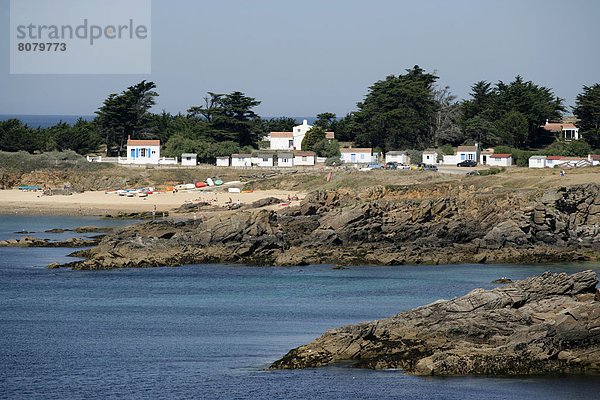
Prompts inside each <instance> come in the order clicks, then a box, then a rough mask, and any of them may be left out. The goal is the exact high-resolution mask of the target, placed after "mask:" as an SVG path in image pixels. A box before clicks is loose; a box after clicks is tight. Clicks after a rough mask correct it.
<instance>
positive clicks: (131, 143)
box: [126, 138, 160, 164]
mask: <svg viewBox="0 0 600 400" xmlns="http://www.w3.org/2000/svg"><path fill="white" fill-rule="evenodd" d="M159 160H160V140H132V139H129V138H128V139H127V161H126V163H127V164H158V162H159Z"/></svg>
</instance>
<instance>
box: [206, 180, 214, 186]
mask: <svg viewBox="0 0 600 400" xmlns="http://www.w3.org/2000/svg"><path fill="white" fill-rule="evenodd" d="M206 184H207V185H208V186H215V182H214V181H213V180H212V178H206Z"/></svg>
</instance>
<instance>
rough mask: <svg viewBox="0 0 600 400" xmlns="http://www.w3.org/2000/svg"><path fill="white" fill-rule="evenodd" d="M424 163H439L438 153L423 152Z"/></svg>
mask: <svg viewBox="0 0 600 400" xmlns="http://www.w3.org/2000/svg"><path fill="white" fill-rule="evenodd" d="M423 164H428V165H435V164H437V153H433V154H426V153H423Z"/></svg>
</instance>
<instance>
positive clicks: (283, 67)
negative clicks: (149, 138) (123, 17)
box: [0, 0, 600, 116]
mask: <svg viewBox="0 0 600 400" xmlns="http://www.w3.org/2000/svg"><path fill="white" fill-rule="evenodd" d="M23 1H25V0H23ZM9 4H10V2H9V0H0V29H1V30H2V35H1V36H0V52H1V54H3V56H2V57H1V58H0V60H1V62H0V114H79V115H89V114H93V112H94V111H95V110H96V109H97V108H98V107H99V106H100V105H101V104H102V101H103V100H104V99H105V98H106V97H107V95H108V94H109V93H114V92H120V91H122V90H123V89H125V88H126V87H127V86H130V85H132V84H135V83H137V82H139V81H141V80H142V79H146V80H151V81H154V82H155V83H156V84H157V91H158V92H159V94H160V97H158V99H157V105H156V106H155V107H154V111H156V112H160V111H161V110H162V109H165V110H167V111H169V112H172V113H177V112H185V110H187V109H188V108H189V107H190V106H193V105H200V104H202V102H203V97H204V96H205V95H206V92H208V91H211V92H217V93H229V92H231V91H234V90H240V91H242V92H244V93H245V94H246V95H248V96H251V97H255V98H256V99H258V100H260V101H262V104H261V105H260V106H259V107H257V109H256V111H257V112H258V113H259V114H260V115H262V116H314V115H316V114H317V113H320V112H325V111H330V112H334V113H336V114H338V116H341V115H344V114H346V113H347V112H350V111H353V110H355V109H356V102H358V101H361V100H362V99H363V98H364V96H365V94H366V93H367V91H368V87H369V86H370V85H372V84H373V83H374V82H376V81H377V80H380V79H384V78H385V77H386V76H387V75H389V74H399V73H403V72H404V70H405V69H407V68H411V67H412V66H413V65H415V64H418V65H420V66H421V67H422V68H424V69H426V70H427V71H428V72H433V71H436V72H437V74H438V76H439V77H440V80H439V83H440V84H441V85H449V86H450V88H451V91H452V92H453V93H454V94H455V95H456V96H458V98H459V99H461V98H467V97H468V95H469V92H470V86H471V85H472V84H473V83H474V82H476V81H479V80H488V81H492V82H496V81H498V80H502V81H505V82H508V81H511V80H512V79H513V78H514V77H515V76H516V75H517V74H520V75H522V76H523V77H524V78H525V79H526V80H532V81H534V82H535V83H537V84H539V85H543V86H547V87H550V88H552V89H553V90H554V93H555V94H556V95H558V96H559V97H562V98H565V99H566V104H567V105H573V104H574V101H575V97H576V96H577V94H578V93H580V92H581V89H582V86H583V85H591V84H594V83H597V82H600V52H598V41H599V39H600V24H598V22H597V20H598V16H600V1H595V0H588V1H584V0H570V1H566V0H561V1H557V0H520V1H517V0H504V1H485V0H452V1H447V0H446V1H442V0H437V1H434V0H430V1H427V0H424V1H414V0H412V1H389V0H371V1H367V0H364V1H352V0H350V1H349V0H320V1H313V0H302V1H299V0H298V1H286V0H279V1H276V0H220V1H214V0H213V1H204V0H197V1H193V0H170V1H169V0H153V1H152V26H151V36H152V73H151V74H149V75H11V74H9V57H8V52H9V46H10V44H9V39H8V38H9V9H10V6H9Z"/></svg>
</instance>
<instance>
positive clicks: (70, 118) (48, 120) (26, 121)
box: [0, 114, 95, 129]
mask: <svg viewBox="0 0 600 400" xmlns="http://www.w3.org/2000/svg"><path fill="white" fill-rule="evenodd" d="M94 117H95V115H34V114H0V121H6V120H8V119H12V118H16V119H18V120H20V121H21V123H22V124H23V125H27V126H29V127H30V128H34V129H35V128H49V127H51V126H54V125H56V124H58V123H59V122H61V121H62V122H66V123H67V124H69V125H71V126H72V125H75V123H76V122H77V120H78V119H79V118H82V119H84V120H86V121H91V120H93V119H94Z"/></svg>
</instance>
